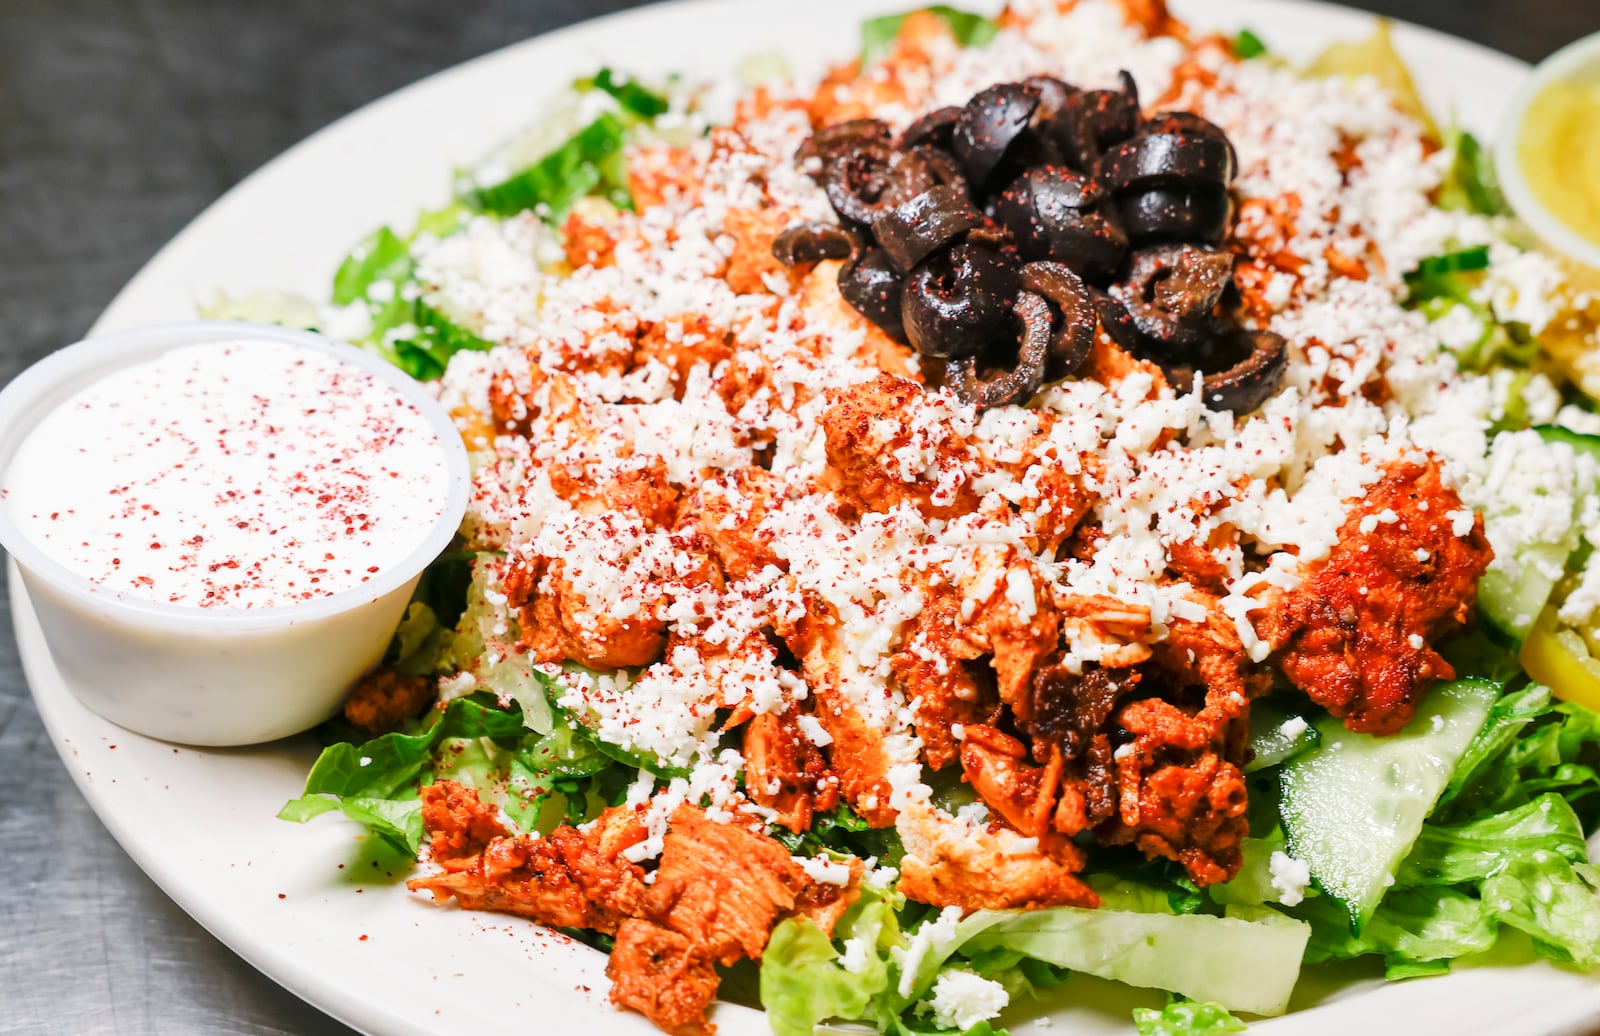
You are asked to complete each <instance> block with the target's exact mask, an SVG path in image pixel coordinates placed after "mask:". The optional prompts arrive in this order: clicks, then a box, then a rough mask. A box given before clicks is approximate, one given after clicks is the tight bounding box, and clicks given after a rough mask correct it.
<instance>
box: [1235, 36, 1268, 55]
mask: <svg viewBox="0 0 1600 1036" xmlns="http://www.w3.org/2000/svg"><path fill="white" fill-rule="evenodd" d="M1233 52H1234V54H1235V55H1237V56H1238V57H1240V58H1242V59H1243V60H1245V61H1249V60H1250V59H1251V58H1259V57H1265V56H1266V54H1267V45H1266V44H1265V43H1263V42H1262V40H1261V37H1260V36H1257V35H1256V34H1255V33H1253V32H1251V31H1250V30H1249V29H1240V30H1239V34H1238V35H1237V36H1235V37H1234V38H1233Z"/></svg>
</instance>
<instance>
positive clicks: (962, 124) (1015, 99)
mask: <svg viewBox="0 0 1600 1036" xmlns="http://www.w3.org/2000/svg"><path fill="white" fill-rule="evenodd" d="M1038 106H1039V88H1038V87H1037V86H1030V85H1029V84H1027V83H999V84H997V85H995V86H991V87H989V88H988V89H987V90H984V91H981V92H980V93H978V94H977V96H975V97H973V98H972V100H970V101H968V102H967V105H966V107H965V108H962V109H961V115H960V117H959V118H957V119H956V126H955V132H954V133H953V135H952V136H951V139H950V149H951V151H952V152H953V153H954V154H955V156H956V160H957V161H959V162H960V163H961V168H962V169H963V170H965V172H966V174H967V179H968V180H970V181H971V182H972V184H973V185H974V186H975V187H978V188H981V187H982V186H983V184H984V183H985V182H987V181H988V179H989V175H990V174H991V173H993V172H994V171H995V169H997V168H998V167H999V166H1000V163H1001V161H1002V160H1003V159H1004V158H1005V157H1006V152H1007V151H1008V150H1009V149H1010V148H1011V146H1012V144H1013V143H1015V142H1016V140H1017V138H1018V137H1020V136H1022V134H1023V133H1025V132H1026V131H1027V129H1028V126H1029V124H1030V123H1031V121H1032V119H1033V112H1034V109H1036V108H1037V107H1038Z"/></svg>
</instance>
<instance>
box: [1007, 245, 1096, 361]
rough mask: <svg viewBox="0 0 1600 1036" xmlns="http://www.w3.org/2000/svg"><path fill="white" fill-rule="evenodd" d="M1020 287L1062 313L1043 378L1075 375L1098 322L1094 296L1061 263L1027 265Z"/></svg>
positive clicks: (1090, 347)
mask: <svg viewBox="0 0 1600 1036" xmlns="http://www.w3.org/2000/svg"><path fill="white" fill-rule="evenodd" d="M1022 287H1023V288H1024V289H1026V290H1027V291H1031V292H1034V293H1035V294H1037V295H1041V296H1043V297H1044V298H1045V299H1047V300H1049V301H1050V302H1052V303H1054V304H1055V307H1056V308H1057V309H1058V310H1060V311H1061V320H1060V323H1059V325H1058V326H1057V327H1056V329H1055V333H1054V334H1052V335H1051V336H1050V348H1049V351H1048V353H1047V359H1046V363H1045V379H1046V380H1047V381H1060V380H1061V379H1062V378H1065V377H1068V376H1069V375H1072V374H1075V373H1077V371H1078V368H1079V367H1082V366H1083V362H1084V361H1085V360H1087V359H1088V358H1089V353H1090V351H1091V350H1092V349H1093V348H1094V329H1095V325H1096V324H1097V323H1098V322H1099V316H1098V314H1097V312H1096V309H1095V302H1094V293H1093V292H1091V291H1090V290H1089V286H1088V285H1086V284H1084V283H1083V281H1082V280H1081V279H1080V278H1079V277H1078V275H1077V274H1076V273H1074V272H1073V271H1072V270H1071V269H1070V268H1069V267H1067V266H1063V265H1062V264H1061V263H1048V262H1044V263H1029V264H1028V265H1026V266H1024V267H1023V268H1022Z"/></svg>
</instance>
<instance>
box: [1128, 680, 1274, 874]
mask: <svg viewBox="0 0 1600 1036" xmlns="http://www.w3.org/2000/svg"><path fill="white" fill-rule="evenodd" d="M1117 723H1118V724H1119V725H1120V726H1122V727H1123V729H1125V730H1127V731H1128V732H1129V733H1132V734H1133V735H1134V740H1133V741H1132V742H1131V743H1130V744H1129V745H1127V746H1126V747H1125V748H1123V749H1119V750H1118V753H1117V758H1116V759H1115V761H1114V766H1115V768H1116V777H1117V792H1118V802H1117V813H1116V816H1115V817H1114V818H1113V821H1112V822H1110V823H1109V824H1107V825H1103V826H1102V827H1101V828H1100V829H1099V830H1098V832H1097V833H1098V834H1099V836H1100V839H1101V841H1103V842H1106V843H1108V844H1111V845H1121V844H1124V843H1128V842H1132V843H1133V844H1134V845H1135V846H1137V847H1138V848H1139V850H1140V851H1141V852H1143V853H1144V854H1145V855H1147V856H1164V857H1166V858H1167V859H1169V860H1174V861H1176V862H1178V863H1181V864H1182V865H1183V868H1184V870H1186V871H1188V873H1189V877H1190V878H1192V879H1193V880H1194V882H1195V884H1197V885H1201V886H1205V885H1214V884H1217V883H1219V882H1223V881H1227V880H1228V879H1229V878H1231V877H1233V875H1234V874H1235V873H1237V872H1238V870H1239V865H1240V863H1241V862H1242V859H1241V857H1240V855H1239V843H1240V841H1241V840H1242V839H1243V838H1244V836H1245V835H1246V834H1248V833H1249V826H1248V824H1247V822H1246V818H1245V810H1246V807H1247V805H1248V801H1247V792H1246V789H1245V785H1244V775H1243V774H1242V773H1241V772H1240V770H1239V768H1238V767H1237V766H1236V765H1235V764H1234V763H1232V762H1230V761H1228V759H1226V758H1224V753H1225V752H1227V753H1228V754H1237V753H1238V752H1239V751H1241V750H1242V745H1240V744H1237V743H1236V742H1237V740H1238V739H1237V738H1234V737H1231V736H1230V732H1229V731H1228V730H1220V731H1219V730H1217V729H1216V728H1215V727H1213V726H1212V725H1211V724H1210V723H1209V722H1206V721H1205V720H1204V719H1201V718H1199V717H1196V716H1191V715H1189V714H1188V713H1187V712H1186V711H1184V710H1183V709H1180V708H1178V707H1177V706H1175V705H1173V704H1171V703H1170V702H1167V701H1164V700H1162V699H1160V698H1145V699H1142V700H1140V701H1135V702H1132V703H1130V704H1128V705H1126V706H1124V707H1123V708H1122V709H1121V711H1120V712H1119V713H1118V716H1117ZM1241 729H1242V727H1241Z"/></svg>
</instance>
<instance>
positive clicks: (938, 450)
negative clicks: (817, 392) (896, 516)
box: [822, 374, 984, 517]
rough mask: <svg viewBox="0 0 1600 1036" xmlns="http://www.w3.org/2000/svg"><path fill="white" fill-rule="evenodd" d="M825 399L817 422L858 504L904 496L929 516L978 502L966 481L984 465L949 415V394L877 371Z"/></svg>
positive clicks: (833, 465) (893, 501)
mask: <svg viewBox="0 0 1600 1036" xmlns="http://www.w3.org/2000/svg"><path fill="white" fill-rule="evenodd" d="M828 402H829V404H830V405H829V407H828V409H827V411H826V412H824V413H823V415H822V428H823V432H824V434H825V436H826V438H827V452H828V467H829V469H830V475H831V476H832V477H833V478H834V479H836V480H837V483H838V495H839V496H840V498H841V499H842V500H844V501H847V502H849V503H850V504H852V505H853V506H854V507H855V508H856V509H857V510H859V511H863V512H867V511H880V512H881V511H889V510H892V509H893V508H894V507H896V506H897V505H899V504H903V503H909V504H910V505H911V506H913V507H915V508H917V510H919V511H921V512H922V513H923V514H926V515H929V516H930V517H950V516H952V515H957V514H963V513H965V512H967V511H970V510H972V509H973V507H974V506H976V504H977V502H978V498H977V494H976V493H975V491H974V490H973V487H972V482H973V477H974V476H975V474H976V473H978V472H979V471H981V470H982V468H983V467H984V465H983V463H982V461H981V460H980V458H979V457H978V455H977V453H976V451H975V450H974V449H973V448H972V446H971V445H970V443H968V442H967V440H966V438H965V437H964V436H963V435H962V434H961V433H960V430H959V428H958V426H957V424H956V422H955V421H954V420H952V418H953V417H954V415H955V413H956V411H955V407H954V404H953V403H952V402H951V400H950V399H949V397H947V396H939V395H933V394H930V393H928V392H926V391H924V389H923V388H922V386H921V385H918V384H917V383H916V382H914V381H910V380H908V379H906V378H897V377H894V376H893V375H890V374H880V375H878V376H877V377H876V378H874V379H873V380H872V381H866V382H862V383H861V384H859V385H853V386H851V387H850V388H847V389H839V390H836V391H834V392H831V393H829V397H828Z"/></svg>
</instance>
